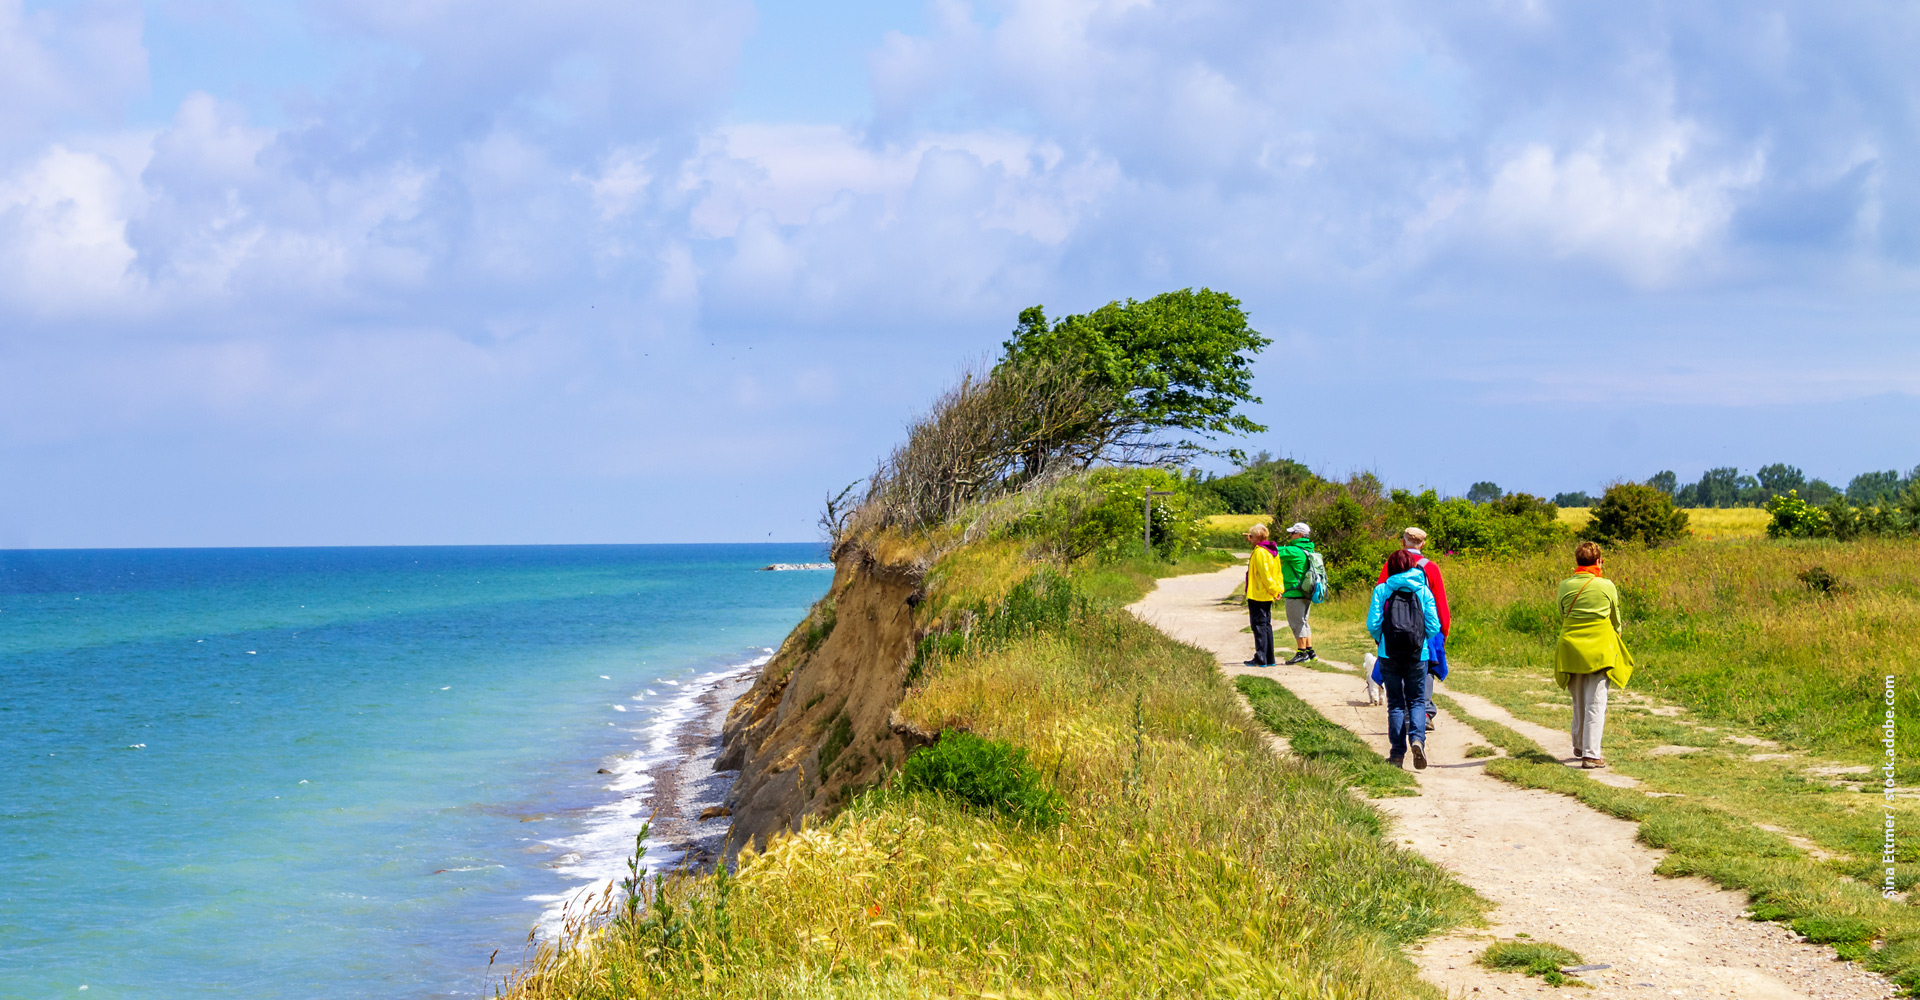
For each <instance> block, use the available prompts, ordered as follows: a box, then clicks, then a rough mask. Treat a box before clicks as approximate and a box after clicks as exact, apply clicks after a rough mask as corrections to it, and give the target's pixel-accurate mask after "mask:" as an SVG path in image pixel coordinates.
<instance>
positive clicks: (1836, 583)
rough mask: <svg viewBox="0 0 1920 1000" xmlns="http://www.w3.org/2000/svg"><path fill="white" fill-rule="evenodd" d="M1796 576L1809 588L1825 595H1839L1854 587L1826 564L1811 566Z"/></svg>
mask: <svg viewBox="0 0 1920 1000" xmlns="http://www.w3.org/2000/svg"><path fill="white" fill-rule="evenodd" d="M1796 576H1797V577H1798V578H1799V580H1800V582H1801V583H1804V584H1806V585H1807V589H1808V590H1811V591H1813V592H1814V593H1816V594H1820V595H1822V596H1825V597H1839V596H1840V595H1842V594H1845V593H1847V592H1848V591H1851V590H1852V589H1853V588H1852V587H1850V586H1848V585H1847V582H1846V581H1845V580H1842V579H1840V577H1839V576H1837V575H1835V574H1834V573H1832V572H1831V571H1829V570H1828V569H1827V568H1826V567H1825V566H1809V567H1807V568H1806V569H1804V570H1801V571H1800V572H1799V573H1798V574H1796Z"/></svg>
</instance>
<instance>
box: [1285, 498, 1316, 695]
mask: <svg viewBox="0 0 1920 1000" xmlns="http://www.w3.org/2000/svg"><path fill="white" fill-rule="evenodd" d="M1312 533H1313V532H1312V529H1310V528H1308V527H1307V523H1306V522H1305V521H1295V522H1294V523H1293V526H1292V527H1290V528H1288V529H1287V540H1286V541H1284V542H1282V543H1280V578H1281V580H1282V581H1284V582H1285V583H1286V585H1287V589H1286V590H1284V591H1282V592H1281V595H1280V596H1282V597H1284V598H1286V601H1287V627H1288V628H1290V629H1292V630H1293V657H1292V658H1291V659H1289V660H1288V661H1287V663H1288V664H1295V663H1305V662H1306V661H1308V660H1316V659H1319V657H1317V656H1315V655H1314V654H1313V625H1312V624H1311V623H1310V622H1308V621H1307V615H1308V614H1309V613H1310V612H1312V611H1313V590H1312V587H1313V580H1312V579H1311V578H1310V570H1309V567H1310V566H1311V565H1312V563H1311V561H1310V560H1308V559H1307V553H1309V552H1312V551H1313V539H1311V538H1309V537H1307V536H1308V535H1310V534H1312Z"/></svg>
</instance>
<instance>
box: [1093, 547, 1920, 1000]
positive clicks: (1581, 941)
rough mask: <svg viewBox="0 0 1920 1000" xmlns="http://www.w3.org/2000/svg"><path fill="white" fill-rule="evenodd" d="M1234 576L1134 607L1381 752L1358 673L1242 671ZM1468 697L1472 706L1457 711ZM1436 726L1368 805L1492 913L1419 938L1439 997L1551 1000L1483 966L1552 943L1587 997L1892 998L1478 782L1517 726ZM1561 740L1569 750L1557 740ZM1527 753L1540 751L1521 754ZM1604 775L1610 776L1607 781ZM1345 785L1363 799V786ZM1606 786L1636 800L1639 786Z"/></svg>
mask: <svg viewBox="0 0 1920 1000" xmlns="http://www.w3.org/2000/svg"><path fill="white" fill-rule="evenodd" d="M1242 572H1243V571H1242V570H1241V569H1239V568H1238V567H1234V568H1230V569H1227V570H1222V571H1221V572H1219V573H1209V574H1204V575H1195V576H1187V577H1176V578H1172V579H1165V580H1162V581H1160V585H1159V587H1158V589H1156V590H1155V591H1154V592H1152V593H1151V594H1149V595H1147V597H1146V598H1144V599H1143V600H1141V601H1140V602H1138V603H1136V604H1134V605H1132V606H1131V608H1130V610H1132V611H1133V612H1134V613H1135V614H1136V615H1138V616H1139V617H1140V618H1141V619H1143V620H1145V621H1147V622H1149V623H1151V624H1153V625H1155V626H1157V627H1159V628H1160V629H1161V630H1162V631H1164V632H1166V633H1168V634H1169V635H1171V636H1173V637H1174V638H1176V639H1179V640H1181V641H1183V642H1187V643H1191V644H1193V645H1195V646H1198V647H1200V648H1202V649H1205V650H1209V651H1211V652H1212V653H1214V654H1215V657H1216V659H1217V661H1218V662H1219V663H1220V669H1221V670H1222V671H1224V672H1225V673H1227V674H1229V675H1231V676H1236V677H1237V676H1239V675H1254V676H1258V677H1267V678H1271V679H1272V680H1273V681H1276V682H1278V684H1280V685H1281V686H1283V687H1284V688H1285V689H1286V690H1287V691H1289V692H1291V693H1292V694H1293V695H1294V696H1295V697H1297V698H1298V699H1299V700H1300V701H1301V702H1304V703H1306V704H1307V705H1308V706H1311V707H1312V708H1314V709H1315V710H1317V711H1318V712H1319V713H1320V714H1322V715H1324V716H1325V717H1326V718H1327V719H1330V720H1332V721H1333V722H1336V723H1339V724H1340V725H1341V726H1343V727H1345V728H1346V729H1348V730H1349V731H1351V732H1352V733H1353V734H1354V735H1355V736H1357V737H1359V738H1360V739H1361V740H1364V741H1365V742H1366V743H1367V744H1368V745H1369V746H1371V747H1372V748H1373V750H1374V751H1375V752H1376V753H1381V754H1384V752H1385V750H1386V746H1387V737H1386V710H1385V709H1384V708H1383V707H1381V706H1369V705H1368V704H1367V699H1366V694H1365V688H1364V686H1363V684H1362V682H1361V679H1360V677H1359V676H1358V672H1357V671H1355V672H1353V673H1338V672H1332V671H1326V670H1318V671H1316V670H1308V669H1304V668H1300V667H1286V666H1278V667H1267V668H1250V667H1243V666H1241V663H1240V661H1241V660H1242V659H1244V658H1245V656H1246V653H1247V649H1246V647H1247V645H1248V643H1249V642H1250V639H1249V637H1248V636H1247V635H1245V634H1244V633H1242V632H1241V631H1240V629H1241V627H1242V625H1243V624H1244V622H1245V612H1244V610H1243V609H1241V608H1239V607H1236V606H1233V605H1231V604H1223V603H1222V600H1221V598H1222V597H1223V596H1224V595H1226V594H1228V593H1229V592H1230V591H1232V590H1233V588H1234V587H1235V585H1237V584H1238V583H1239V580H1240V575H1241V573H1242ZM1249 687H1251V688H1252V689H1254V690H1255V691H1256V692H1257V691H1258V689H1259V685H1257V684H1255V685H1249ZM1462 701H1467V699H1461V700H1460V701H1456V702H1455V704H1456V705H1459V704H1461V702H1462ZM1471 702H1472V703H1470V704H1467V705H1465V706H1464V707H1465V708H1466V710H1469V711H1472V710H1475V709H1474V704H1473V703H1477V704H1478V705H1481V706H1484V707H1485V708H1486V709H1488V710H1490V714H1492V713H1497V714H1499V715H1502V716H1505V718H1506V719H1507V720H1512V717H1511V716H1506V714H1505V713H1504V712H1499V710H1498V709H1494V708H1493V706H1491V704H1490V703H1486V702H1484V701H1481V700H1480V699H1471ZM1269 714H1272V713H1271V712H1269ZM1438 721H1439V728H1438V730H1437V731H1436V732H1434V733H1433V734H1432V735H1431V736H1430V737H1429V738H1428V756H1429V758H1430V759H1431V760H1432V761H1433V764H1432V765H1431V766H1429V767H1428V768H1427V769H1426V770H1425V771H1421V772H1417V773H1415V780H1416V782H1417V785H1418V789H1419V795H1418V796H1417V797H1392V792H1387V793H1386V794H1387V795H1388V796H1389V797H1381V798H1376V799H1375V800H1374V804H1375V805H1376V806H1377V807H1378V808H1380V809H1381V810H1382V811H1384V812H1386V813H1387V814H1388V815H1390V816H1391V817H1392V818H1393V821H1394V822H1393V826H1392V829H1391V832H1390V834H1389V836H1391V837H1394V838H1396V839H1398V840H1399V841H1401V842H1402V844H1403V845H1404V846H1407V847H1409V848H1411V849H1413V850H1416V851H1418V852H1419V853H1421V854H1423V855H1425V856H1426V857H1428V858H1429V859H1431V860H1433V861H1434V862H1436V863H1438V864H1440V865H1441V866H1443V867H1445V868H1447V869H1448V870H1449V871H1451V872H1452V873H1453V874H1454V875H1455V876H1456V877H1457V878H1459V879H1460V880H1461V881H1463V882H1465V883H1466V884H1467V885H1469V886H1471V887H1473V889H1474V890H1475V891H1477V892H1479V893H1480V894H1481V895H1482V896H1484V897H1486V898H1487V899H1488V900H1490V901H1491V902H1492V903H1493V904H1494V907H1495V908H1494V910H1493V911H1492V912H1491V913H1490V914H1489V917H1488V920H1489V926H1487V927H1485V928H1477V929H1466V930H1462V931H1457V932H1455V933H1452V934H1448V935H1445V936H1442V937H1438V938H1433V939H1429V940H1428V941H1426V942H1425V943H1424V944H1423V945H1422V946H1421V947H1420V949H1419V950H1418V951H1417V952H1416V953H1415V960H1416V961H1417V962H1418V963H1419V966H1420V970H1421V974H1422V976H1424V977H1425V978H1426V979H1428V980H1429V981H1431V982H1433V983H1435V984H1437V985H1438V986H1440V987H1442V988H1443V989H1444V990H1446V992H1447V994H1448V995H1449V996H1474V997H1479V996H1487V997H1494V996H1527V995H1536V994H1537V995H1550V994H1552V993H1553V992H1554V991H1555V990H1556V989H1557V988H1558V987H1556V986H1554V985H1551V984H1549V983H1547V982H1546V981H1545V980H1544V979H1542V978H1529V977H1522V976H1519V975H1515V974H1512V973H1508V972H1502V971H1495V970H1494V969H1490V968H1487V967H1485V966H1483V965H1481V964H1479V963H1477V962H1476V958H1477V957H1478V956H1480V955H1481V954H1482V953H1484V952H1485V951H1486V949H1487V948H1488V947H1489V946H1491V945H1493V944H1495V943H1497V942H1525V943H1545V944H1555V945H1560V946H1562V947H1564V948H1566V949H1568V950H1570V951H1572V952H1576V953H1578V954H1579V955H1581V956H1583V957H1584V959H1585V962H1586V963H1587V964H1588V965H1592V966H1607V968H1604V969H1590V970H1589V971H1585V972H1581V973H1579V974H1578V978H1577V981H1578V982H1581V983H1584V984H1587V985H1590V986H1592V987H1594V992H1592V993H1587V994H1582V995H1584V996H1592V997H1596V998H1600V997H1622V998H1625V997H1682V998H1695V997H1699V998H1707V997H1714V998H1719V997H1734V998H1740V1000H1816V998H1818V1000H1826V998H1844V1000H1868V998H1881V997H1892V996H1895V995H1898V994H1897V991H1896V989H1895V987H1893V986H1892V985H1891V984H1889V983H1888V981H1887V980H1886V979H1884V978H1881V977H1879V976H1876V975H1873V974H1871V973H1869V972H1866V971H1865V970H1863V969H1862V968H1861V967H1860V965H1859V964H1857V963H1853V962H1839V961H1835V960H1834V954H1835V953H1834V950H1833V948H1831V947H1827V946H1821V945H1813V944H1806V943H1802V942H1801V941H1800V939H1799V938H1798V937H1797V936H1796V935H1795V934H1793V933H1792V932H1791V931H1790V930H1788V929H1787V928H1786V927H1784V926H1782V925H1780V924H1777V923H1767V922H1759V921H1755V920H1751V919H1747V918H1746V915H1747V914H1748V913H1749V912H1750V911H1751V904H1750V903H1749V901H1748V898H1747V896H1746V894H1744V893H1736V892H1730V891H1726V890H1723V889H1719V888H1717V887H1716V886H1714V885H1713V884H1711V883H1709V882H1708V881H1706V880H1705V879H1702V878H1667V877H1663V876H1661V875H1658V874H1656V873H1655V870H1656V868H1660V867H1661V865H1662V863H1663V861H1665V860H1666V859H1667V857H1668V854H1667V852H1665V851H1661V850H1656V849H1654V848H1652V847H1649V846H1647V845H1646V844H1644V843H1642V842H1641V840H1640V839H1639V836H1640V824H1639V823H1635V822H1631V821H1628V820H1624V819H1617V818H1615V817H1614V816H1610V815H1606V814H1604V813H1602V812H1599V811H1596V810H1595V809H1593V808H1590V807H1589V806H1587V805H1585V804H1583V803H1582V802H1581V801H1579V800H1578V799H1576V798H1573V797H1570V796H1569V795H1566V794H1555V793H1554V792H1549V791H1543V790H1539V789H1537V788H1524V787H1519V786H1517V785H1516V784H1513V783H1511V782H1509V781H1502V780H1500V779H1498V778H1496V777H1494V776H1492V775H1490V774H1488V773H1487V768H1488V766H1489V765H1490V764H1492V763H1494V762H1500V761H1506V760H1508V759H1509V758H1508V757H1507V756H1506V755H1505V754H1504V753H1497V754H1494V755H1489V756H1481V757H1469V756H1468V751H1469V749H1470V748H1472V747H1475V746H1484V745H1485V744H1487V743H1489V742H1512V743H1514V745H1515V746H1519V745H1521V743H1520V742H1518V741H1516V740H1515V739H1512V738H1505V737H1506V734H1507V733H1510V732H1511V730H1505V731H1504V732H1503V729H1504V727H1499V728H1496V727H1492V726H1490V727H1488V729H1489V732H1491V733H1493V734H1495V736H1492V737H1490V736H1483V735H1481V733H1480V732H1478V731H1476V730H1475V729H1474V728H1472V727H1470V726H1469V725H1467V724H1466V723H1467V722H1468V721H1479V720H1463V719H1459V718H1456V717H1455V716H1454V715H1453V714H1452V712H1449V711H1442V712H1441V714H1440V717H1439V720H1438ZM1534 728H1538V727H1534ZM1530 735H1544V734H1530ZM1556 735H1557V736H1558V737H1559V739H1560V742H1562V743H1563V742H1565V739H1564V735H1565V734H1556ZM1495 737H1502V739H1496V738H1495ZM1547 745H1548V746H1558V744H1556V743H1549V744H1547ZM1527 746H1528V747H1532V744H1531V743H1528V744H1527ZM1480 752H1481V753H1485V751H1484V750H1483V751H1480ZM1529 752H1531V753H1538V752H1539V751H1538V749H1537V748H1533V749H1531V750H1522V751H1520V753H1529ZM1310 766H1311V765H1310ZM1321 766H1326V767H1329V768H1331V769H1333V770H1334V771H1335V773H1349V772H1351V773H1353V774H1354V775H1355V776H1356V779H1357V778H1358V776H1359V775H1361V774H1363V773H1364V772H1361V771H1354V770H1353V769H1354V765H1353V764H1352V763H1351V762H1350V761H1349V760H1348V759H1347V757H1346V756H1345V755H1333V756H1330V757H1328V758H1326V759H1323V760H1322V761H1321ZM1565 773H1566V775H1567V776H1568V777H1569V778H1578V779H1579V780H1582V781H1588V780H1590V779H1588V778H1585V777H1582V776H1583V775H1585V774H1587V773H1588V772H1580V771H1573V770H1567V771H1565ZM1597 773H1599V774H1603V775H1606V774H1608V772H1604V771H1603V772H1597ZM1608 780H1609V781H1612V780H1615V779H1614V778H1613V777H1612V776H1610V775H1609V778H1608ZM1352 784H1353V785H1355V786H1356V788H1358V789H1359V790H1360V792H1361V793H1362V794H1366V791H1367V786H1368V785H1369V784H1370V783H1369V782H1365V781H1362V780H1352ZM1371 784H1372V785H1373V786H1374V788H1375V790H1374V792H1373V794H1375V795H1379V794H1381V791H1383V789H1381V788H1380V787H1379V783H1377V782H1374V783H1371ZM1601 787H1602V788H1604V789H1605V790H1606V791H1608V792H1616V793H1627V794H1633V795H1639V796H1641V797H1643V798H1644V793H1641V792H1638V791H1632V790H1630V789H1620V788H1616V787H1612V786H1601ZM1567 978H1568V979H1569V980H1574V978H1575V977H1572V976H1569V977H1567Z"/></svg>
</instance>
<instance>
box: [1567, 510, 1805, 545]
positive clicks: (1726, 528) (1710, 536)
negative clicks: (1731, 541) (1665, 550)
mask: <svg viewBox="0 0 1920 1000" xmlns="http://www.w3.org/2000/svg"><path fill="white" fill-rule="evenodd" d="M1592 516H1593V508H1591V507H1562V508H1560V520H1561V521H1563V522H1565V523H1566V524H1567V525H1568V526H1569V527H1571V528H1573V529H1575V530H1576V531H1577V530H1579V529H1580V528H1582V527H1584V526H1586V523H1587V521H1588V519H1589V518H1591V517H1592ZM1770 517H1771V515H1769V514H1768V513H1767V512H1766V511H1764V510H1761V509H1760V508H1758V507H1688V508H1687V524H1688V526H1689V527H1691V528H1693V537H1695V538H1698V539H1700V540H1701V541H1707V542H1714V541H1719V540H1721V539H1725V538H1760V537H1762V536H1764V535H1765V534H1766V533H1767V521H1768V520H1769V519H1770Z"/></svg>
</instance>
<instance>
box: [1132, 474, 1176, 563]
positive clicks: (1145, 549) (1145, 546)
mask: <svg viewBox="0 0 1920 1000" xmlns="http://www.w3.org/2000/svg"><path fill="white" fill-rule="evenodd" d="M1172 495H1173V491H1172V490H1148V491H1147V495H1146V496H1144V497H1142V498H1141V507H1140V548H1141V550H1142V551H1141V553H1140V554H1141V555H1143V556H1145V557H1146V558H1148V559H1152V558H1153V498H1154V497H1170V496H1172Z"/></svg>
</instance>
